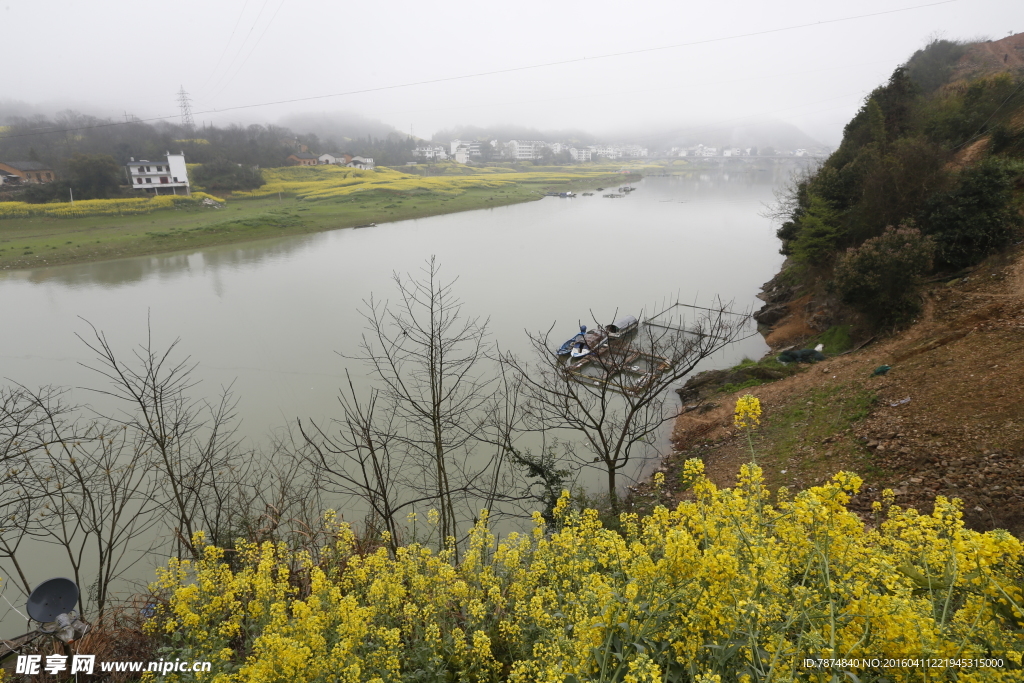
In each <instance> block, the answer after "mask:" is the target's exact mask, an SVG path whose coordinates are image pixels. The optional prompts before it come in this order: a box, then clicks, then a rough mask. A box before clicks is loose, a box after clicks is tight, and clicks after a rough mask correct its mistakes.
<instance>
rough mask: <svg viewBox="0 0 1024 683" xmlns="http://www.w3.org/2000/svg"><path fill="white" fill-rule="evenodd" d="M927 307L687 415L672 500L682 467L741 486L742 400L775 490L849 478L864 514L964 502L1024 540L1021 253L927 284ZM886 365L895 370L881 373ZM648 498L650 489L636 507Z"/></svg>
mask: <svg viewBox="0 0 1024 683" xmlns="http://www.w3.org/2000/svg"><path fill="white" fill-rule="evenodd" d="M925 301H926V306H925V309H924V311H923V313H922V315H921V316H920V318H919V319H918V321H917V322H916V323H915V324H914V325H913V326H911V327H910V328H908V329H906V330H904V331H903V332H901V333H899V334H896V335H893V336H891V337H888V338H885V339H880V340H877V341H875V342H873V343H871V344H868V345H866V346H864V348H862V349H860V350H857V351H853V352H850V353H846V354H843V355H836V356H834V357H830V358H828V359H827V360H825V361H822V362H819V363H816V364H812V365H806V366H802V367H803V370H802V371H801V372H799V373H798V374H796V375H794V376H792V377H788V378H785V379H780V380H778V381H775V382H771V383H767V384H762V385H760V386H754V387H748V388H743V389H740V390H738V391H730V392H725V391H719V392H718V393H714V394H712V395H709V396H708V397H707V399H706V401H705V406H706V408H702V409H699V410H691V411H689V412H685V413H683V414H681V415H680V416H679V417H678V418H677V419H676V423H675V427H674V431H673V437H672V438H673V444H674V449H673V453H672V454H671V455H670V456H669V457H668V458H667V459H666V460H665V461H664V463H663V466H662V467H663V470H662V471H664V472H665V473H666V483H667V485H668V489H669V490H668V491H667V492H666V494H667V496H668V497H669V499H670V500H671V501H675V500H681V499H682V498H683V497H685V495H686V494H685V493H684V492H683V491H682V490H680V487H679V485H678V483H679V473H681V471H682V465H683V463H684V462H685V461H686V459H688V458H693V457H698V458H700V459H702V460H703V461H704V462H705V467H706V470H707V472H708V475H709V477H710V478H711V480H712V481H714V483H715V484H716V485H718V486H720V487H725V486H733V485H735V483H736V472H737V471H738V468H739V466H740V465H741V464H742V463H744V462H749V461H750V459H751V457H752V456H751V451H750V445H749V444H748V442H747V438H746V435H744V434H742V433H738V432H737V430H736V429H735V428H734V427H733V424H732V414H733V409H734V406H735V404H736V399H737V398H739V396H741V395H743V394H747V393H749V394H753V395H754V396H757V397H758V398H759V399H760V401H761V405H762V408H763V410H764V414H763V416H762V418H761V419H762V425H761V427H760V428H758V429H757V430H756V431H755V432H754V434H753V449H754V454H755V455H756V458H757V462H758V464H759V465H761V467H762V468H763V469H764V471H765V478H766V482H767V483H768V485H769V488H770V489H772V490H776V489H778V488H780V487H789V488H790V490H800V489H803V488H806V487H808V486H814V485H820V484H822V483H823V482H825V481H827V480H828V479H829V478H830V477H831V476H832V475H834V474H835V473H836V472H838V471H840V470H852V471H855V472H857V473H858V474H860V475H861V476H862V477H863V478H864V480H865V486H864V488H863V490H862V493H861V494H860V495H859V496H857V497H855V498H854V499H853V501H852V503H851V506H850V507H851V509H855V510H858V511H860V512H862V513H864V514H865V515H867V514H869V513H870V510H871V504H872V503H873V502H875V501H880V500H881V499H882V495H881V492H882V491H883V490H884V489H887V488H888V489H892V490H893V491H894V493H895V502H896V504H897V505H900V506H902V507H913V508H916V509H918V510H921V511H922V512H925V513H927V512H930V511H931V509H932V506H933V503H934V501H935V498H936V496H945V497H947V498H958V499H960V500H961V501H963V511H964V521H965V522H966V523H967V525H968V526H970V527H972V528H974V529H977V530H988V529H993V528H1002V529H1008V530H1009V531H1010V532H1011V533H1014V534H1015V535H1017V536H1018V537H1024V460H1022V459H1021V457H1020V454H1021V453H1022V451H1024V353H1022V351H1024V348H1022V341H1021V336H1020V331H1021V330H1022V329H1024V249H1021V248H1020V247H1018V248H1017V249H1015V250H1014V251H1013V252H1011V253H1008V254H1005V255H997V256H994V257H992V258H990V259H989V260H988V261H986V262H985V263H984V264H982V265H981V266H980V267H979V268H978V270H976V271H975V272H973V273H972V274H971V275H970V277H969V278H964V279H963V280H957V281H953V282H950V283H949V284H946V283H941V282H940V283H934V284H933V285H932V286H931V288H930V289H929V290H927V291H926V292H925ZM806 315H807V312H806V311H805V310H804V308H803V307H800V306H796V307H793V312H792V314H791V315H790V316H789V317H787V318H784V319H782V320H780V321H778V322H777V323H776V324H775V326H774V327H775V328H776V329H778V328H781V327H784V326H787V325H789V326H791V327H793V326H799V325H803V323H805V322H806V321H805V320H802V319H800V318H801V316H806ZM803 327H805V328H806V329H808V330H810V328H809V327H807V326H806V325H803ZM769 337H770V335H769ZM797 341H805V342H807V343H806V344H805V345H813V344H814V342H815V340H814V339H813V338H812V339H810V340H808V339H807V338H806V337H805V338H804V339H803V340H796V339H793V340H791V343H796V342H797ZM773 355H774V354H773ZM883 365H887V366H890V367H891V369H890V370H889V371H888V372H887V373H885V374H875V370H876V368H879V367H880V366H883ZM650 493H651V487H650V486H649V484H647V485H644V487H642V489H641V495H640V496H638V497H637V499H638V500H644V499H645V494H650ZM666 502H669V501H666Z"/></svg>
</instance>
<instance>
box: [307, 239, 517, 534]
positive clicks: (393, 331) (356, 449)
mask: <svg viewBox="0 0 1024 683" xmlns="http://www.w3.org/2000/svg"><path fill="white" fill-rule="evenodd" d="M393 280H394V283H395V286H396V288H397V290H398V294H399V296H398V300H397V301H396V302H395V303H390V302H387V301H385V302H381V301H379V300H377V299H375V298H373V297H371V298H370V299H369V300H367V301H365V302H364V303H365V309H364V311H363V316H364V318H365V320H366V324H367V332H366V334H364V336H363V340H362V343H361V345H360V351H359V353H358V354H357V355H355V356H347V357H348V358H351V359H353V360H358V361H360V362H362V363H363V364H364V365H365V366H366V367H367V368H368V369H369V370H370V373H371V375H372V377H373V378H375V379H376V381H377V383H378V387H377V388H376V389H374V390H373V391H372V392H371V393H370V395H369V397H368V398H367V399H364V400H363V401H360V399H359V398H358V396H357V393H356V391H355V389H354V388H353V387H352V383H351V380H350V381H349V391H348V393H347V394H343V395H342V396H341V398H340V400H341V407H342V418H341V419H340V420H336V421H335V423H334V425H333V427H332V429H330V430H328V429H327V428H321V427H319V426H317V425H316V424H311V425H310V426H309V427H305V426H303V427H302V429H303V435H304V436H305V437H306V439H307V441H308V442H309V444H310V445H311V447H312V449H313V452H314V453H315V458H314V459H313V462H314V464H315V466H316V468H317V471H318V473H319V474H320V475H322V476H321V481H324V478H323V477H324V476H326V477H327V478H329V480H330V481H331V482H333V485H334V486H335V489H336V490H337V491H339V492H346V493H349V494H352V495H357V496H359V497H361V498H363V499H364V500H365V501H366V502H367V504H368V505H369V507H370V508H371V510H372V514H373V517H374V519H375V520H376V522H377V523H378V524H380V525H381V526H383V527H384V528H385V529H386V530H388V531H390V532H392V539H394V540H395V541H397V539H398V531H399V524H400V523H401V520H400V519H399V517H398V515H399V513H400V512H402V511H404V510H406V509H410V508H411V509H415V508H416V507H417V506H419V507H423V506H427V505H430V506H432V507H434V508H435V509H436V510H437V511H438V514H439V519H438V543H439V545H440V546H444V545H445V544H446V543H447V542H448V539H449V538H453V537H457V533H458V526H459V525H460V524H461V523H462V522H465V521H469V520H471V519H473V518H474V517H475V515H476V513H477V512H478V510H479V508H480V507H488V508H490V507H492V506H494V505H495V503H496V502H498V501H500V500H507V499H510V498H513V497H514V496H510V495H509V494H508V491H511V490H513V489H512V488H510V487H509V485H508V480H509V478H510V477H513V476H514V473H513V472H512V471H511V470H509V468H506V467H503V464H504V463H505V458H506V455H507V453H508V445H509V441H510V439H511V436H510V429H509V427H508V425H509V424H510V420H511V419H513V418H512V417H511V416H512V415H514V414H515V413H516V408H515V406H514V405H511V404H509V401H510V400H511V401H513V402H514V401H515V394H512V395H511V396H510V395H507V394H506V395H502V396H499V394H498V393H497V389H498V388H499V387H501V386H504V383H502V382H500V381H499V378H498V377H499V376H498V372H497V363H496V362H494V359H492V358H491V357H490V355H489V354H490V351H491V344H490V342H489V341H488V338H487V321H486V320H480V319H479V318H473V317H468V316H466V315H464V313H463V310H462V302H461V301H460V300H459V299H458V298H457V297H456V296H455V294H454V291H453V285H454V281H450V282H445V281H443V280H442V279H441V276H440V267H439V265H438V264H437V262H436V260H435V259H434V258H431V259H430V260H429V261H428V262H427V264H426V266H425V267H424V269H423V272H422V275H421V276H420V277H419V278H414V277H412V276H408V275H407V276H402V275H399V274H397V273H396V274H395V275H394V276H393ZM328 431H331V432H334V431H336V432H337V434H336V435H334V436H329V435H328Z"/></svg>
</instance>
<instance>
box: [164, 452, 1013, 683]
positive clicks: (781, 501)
mask: <svg viewBox="0 0 1024 683" xmlns="http://www.w3.org/2000/svg"><path fill="white" fill-rule="evenodd" d="M683 477H684V480H685V484H686V485H688V486H689V487H690V488H691V489H692V492H693V499H692V500H691V501H687V502H683V503H680V504H679V505H678V507H676V508H675V509H673V510H669V509H666V508H665V507H657V508H655V510H654V511H653V512H652V513H651V514H650V515H648V516H644V517H639V516H638V515H636V514H633V513H628V514H623V515H621V517H620V523H621V530H620V531H618V532H616V531H612V530H610V529H607V528H605V527H603V526H602V525H601V523H600V522H599V520H598V515H597V513H596V512H595V511H594V510H584V511H580V512H575V511H573V510H571V509H570V507H571V506H570V503H569V496H568V493H563V494H562V497H561V498H560V499H559V501H558V504H557V505H556V506H555V509H554V511H553V514H554V515H555V517H556V518H557V519H558V520H559V522H560V526H559V527H556V528H552V527H549V526H548V525H546V524H545V522H544V520H543V519H542V517H541V516H540V513H534V523H533V527H532V529H530V530H528V531H526V532H525V533H512V534H508V535H506V536H503V537H502V538H501V539H500V540H498V539H495V537H494V536H493V535H492V533H491V531H490V530H489V529H488V526H487V517H486V513H485V514H483V515H482V519H481V521H480V523H479V524H477V525H476V526H475V527H474V528H473V530H472V531H471V532H470V534H469V538H468V541H467V544H466V548H465V551H464V553H463V555H462V560H461V562H454V559H453V553H452V551H451V550H450V549H449V550H448V551H445V552H443V553H440V554H437V553H434V552H432V551H431V550H429V549H428V548H425V547H423V546H420V545H417V544H410V545H406V546H402V547H400V548H399V549H398V551H397V553H395V555H393V556H389V554H388V551H387V550H386V549H384V548H380V549H378V550H376V551H372V550H371V551H369V552H367V551H360V548H359V547H358V545H357V543H356V541H355V537H354V536H353V534H352V532H351V530H350V529H349V527H348V526H347V525H345V524H338V526H337V527H336V537H335V541H334V542H333V543H331V544H330V545H329V546H328V547H326V548H324V549H322V550H321V551H319V552H318V553H316V554H313V555H311V554H309V553H306V552H298V553H297V552H294V551H292V550H289V549H288V548H287V547H285V546H284V544H277V545H275V544H273V543H269V542H267V543H263V544H261V545H258V544H254V543H249V544H241V545H240V546H239V548H238V554H237V557H236V559H235V566H234V567H232V566H230V565H229V564H228V563H227V561H226V556H225V554H224V552H223V551H222V550H220V549H218V548H215V547H207V548H206V549H205V551H204V552H203V554H202V558H201V559H200V560H198V561H196V562H195V563H191V562H189V561H176V560H172V562H171V564H170V566H169V567H168V568H167V569H164V570H163V571H162V572H161V573H160V578H159V582H158V584H157V585H156V586H154V588H155V589H156V590H157V591H158V592H159V593H160V594H161V595H162V596H163V598H164V601H162V602H161V604H160V605H159V607H158V608H157V616H156V618H155V619H154V620H152V621H151V622H150V623H149V624H148V630H149V632H150V633H152V634H154V635H155V636H157V637H162V639H163V640H164V642H165V643H166V645H167V647H166V648H165V649H164V650H162V651H161V654H162V656H163V657H164V658H165V659H166V660H173V659H175V658H180V659H187V660H206V661H211V662H213V671H212V672H211V675H210V678H211V679H212V680H220V681H235V682H238V683H241V682H257V681H258V682H260V683H272V682H277V681H280V682H282V683H284V682H285V681H287V682H288V683H305V682H307V681H308V682H310V683H312V682H314V681H316V682H319V681H353V682H354V681H380V682H381V683H384V682H385V681H387V682H391V681H395V682H398V681H494V682H496V681H559V682H568V681H577V682H578V681H588V682H595V683H596V682H598V681H602V682H603V681H608V682H609V683H610V682H612V681H633V682H635V683H660V682H661V681H666V680H667V681H694V680H697V681H712V680H717V681H722V683H735V682H737V681H744V680H745V681H776V680H778V681H783V680H797V679H798V678H799V680H805V679H806V680H830V679H831V680H839V679H840V677H841V678H842V679H843V680H846V679H847V678H849V679H850V680H864V681H868V680H871V681H877V680H881V679H882V677H883V676H884V678H885V679H888V680H889V681H893V682H903V681H906V682H908V683H909V682H910V681H920V680H923V679H922V678H921V676H922V671H924V669H923V668H922V667H921V666H919V665H915V664H913V663H910V662H904V663H901V664H897V665H895V666H893V667H891V668H882V666H883V665H882V664H881V663H879V664H877V665H875V666H874V667H872V666H870V665H865V664H848V665H846V666H843V665H837V666H836V667H835V668H833V669H832V670H831V671H827V672H824V671H823V672H821V673H822V676H821V677H818V676H817V674H814V673H813V672H812V673H811V674H807V675H801V676H799V677H796V676H795V674H794V672H796V671H800V670H802V661H803V659H804V658H805V657H829V658H837V659H847V660H850V659H854V658H876V657H877V658H884V657H895V658H926V659H927V658H942V657H958V658H964V659H972V658H975V657H999V658H1002V659H1003V662H1004V664H1003V667H1004V668H1003V669H1002V670H1001V671H1002V672H1004V673H1005V675H1006V677H1005V678H1000V679H999V680H1011V679H1012V680H1019V678H1016V677H1015V676H1019V674H1020V666H1021V655H1020V653H1021V651H1022V650H1024V631H1022V630H1021V627H1022V626H1024V591H1022V588H1024V584H1022V577H1024V567H1022V565H1021V557H1020V556H1021V550H1022V547H1021V542H1020V541H1019V540H1017V539H1016V538H1014V537H1013V536H1012V535H1010V534H1009V533H1007V532H1005V531H992V532H987V533H984V534H982V533H978V532H974V531H970V530H967V529H965V528H964V526H963V523H962V519H961V513H960V510H959V508H958V506H957V505H956V503H954V502H950V501H947V500H945V499H942V498H938V499H937V500H936V502H935V511H934V512H933V513H932V514H918V513H917V512H916V511H914V510H903V509H901V508H899V507H897V506H891V507H890V508H889V510H888V514H884V513H883V507H882V506H881V505H880V504H878V503H876V504H875V505H876V507H875V517H876V518H875V524H874V525H871V526H868V525H866V524H865V523H864V522H863V521H862V520H861V519H860V518H859V517H858V516H857V515H856V514H854V513H853V512H851V511H849V510H848V509H847V507H846V505H847V503H848V502H849V499H850V496H851V495H853V494H854V493H855V492H856V491H857V490H858V488H859V486H860V483H861V482H860V479H859V478H858V477H856V475H852V474H849V473H845V472H844V473H839V474H837V475H836V476H835V477H834V478H833V479H832V481H831V482H829V483H827V484H825V485H823V486H819V487H814V488H811V489H808V490H806V491H802V492H799V493H797V494H795V495H793V496H790V495H788V494H785V493H781V492H780V494H779V498H778V501H777V503H776V504H774V505H772V504H771V503H770V502H769V496H768V492H767V490H766V489H765V486H764V482H763V478H762V474H761V471H760V469H759V468H758V467H757V466H756V465H747V466H744V467H743V468H742V469H741V471H740V476H739V479H738V485H737V486H736V487H735V488H734V489H718V488H716V487H715V485H714V484H712V483H711V482H710V481H709V480H708V479H707V478H706V477H705V476H704V473H703V464H702V463H701V462H700V461H699V460H690V461H688V462H687V463H686V464H685V467H684V474H683ZM783 491H785V489H783ZM889 502H891V498H889ZM161 634H163V635H162V636H161ZM861 661H865V660H861ZM844 670H845V671H849V672H850V674H853V675H850V676H849V677H848V676H846V675H844ZM993 673H994V672H993ZM698 674H699V675H698ZM832 674H835V678H832ZM957 680H960V681H964V682H966V681H979V683H980V681H982V680H995V679H993V678H992V677H991V676H990V675H989V673H988V672H985V671H982V672H979V673H978V675H976V676H975V675H974V671H973V670H968V669H964V670H963V671H962V672H958V678H957Z"/></svg>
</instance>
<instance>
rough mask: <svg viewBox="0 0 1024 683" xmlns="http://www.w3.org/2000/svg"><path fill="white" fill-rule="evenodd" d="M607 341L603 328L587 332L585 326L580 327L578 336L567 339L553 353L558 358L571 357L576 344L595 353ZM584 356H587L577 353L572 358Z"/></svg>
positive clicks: (606, 334)
mask: <svg viewBox="0 0 1024 683" xmlns="http://www.w3.org/2000/svg"><path fill="white" fill-rule="evenodd" d="M607 341H608V333H607V332H605V330H604V329H603V328H600V327H599V328H597V329H593V330H590V331H587V326H586V325H580V331H579V334H576V335H575V336H573V337H572V339H569V340H568V341H566V342H565V343H564V344H562V345H561V346H559V347H558V350H557V351H555V353H556V354H557V355H559V356H569V355H572V352H573V348H574V347H576V345H577V344H583V347H584V348H585V349H587V350H588V351H595V350H597V349H598V348H600V347H601V346H602V345H603V344H605V343H606V342H607ZM585 355H587V354H585V353H583V354H581V353H579V352H577V354H576V355H575V356H573V357H574V358H581V357H583V356H585Z"/></svg>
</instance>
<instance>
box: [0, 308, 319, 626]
mask: <svg viewBox="0 0 1024 683" xmlns="http://www.w3.org/2000/svg"><path fill="white" fill-rule="evenodd" d="M93 335H94V339H93V340H92V341H89V342H86V344H87V345H88V346H89V348H90V349H92V350H93V351H94V352H95V353H96V355H97V362H96V363H94V364H93V369H94V370H96V371H97V372H98V373H99V374H100V375H101V376H102V377H104V378H106V379H107V380H108V381H109V383H108V384H107V385H106V387H103V388H100V389H96V390H93V391H96V392H97V393H100V394H103V395H106V396H108V397H113V398H115V399H119V401H120V407H121V408H122V410H121V411H118V412H117V413H116V414H114V415H104V414H102V413H100V412H97V411H95V410H91V409H88V408H83V407H79V406H74V405H71V404H69V403H68V402H67V401H66V392H65V390H62V389H56V388H52V387H44V388H42V389H39V390H35V391H33V390H30V389H28V388H26V387H21V386H13V387H9V388H3V389H0V467H2V470H0V515H2V517H0V566H2V567H3V568H4V569H9V570H10V571H9V572H7V573H8V575H10V576H13V577H16V581H14V582H13V583H14V584H15V585H17V586H18V588H19V589H20V590H22V591H24V592H25V593H26V594H27V593H28V592H29V590H30V588H31V587H32V585H34V584H35V583H37V582H38V577H32V576H30V572H29V568H28V567H26V562H28V561H31V560H32V559H34V558H33V555H34V554H35V555H38V550H39V548H40V544H47V545H49V546H55V547H57V548H58V549H59V550H60V554H61V555H62V558H63V559H62V564H65V566H66V569H65V570H64V572H65V573H67V574H69V575H70V576H71V577H72V578H73V579H74V580H75V582H76V583H78V584H79V586H81V587H82V588H83V609H86V610H89V611H90V612H91V613H92V618H94V619H102V618H103V617H104V614H105V611H106V610H107V608H108V605H109V604H110V603H111V601H112V599H113V598H112V595H113V593H112V591H113V589H114V587H115V586H116V585H117V584H118V583H119V582H121V581H122V580H124V579H126V577H127V574H128V572H129V571H130V570H131V568H132V567H133V566H135V565H136V564H137V563H138V562H140V561H141V560H143V559H144V558H146V557H147V556H148V555H149V554H150V553H151V552H152V551H153V550H154V549H156V548H160V550H161V551H163V552H166V553H167V554H168V555H181V554H190V555H195V554H197V553H198V552H199V548H197V547H195V546H194V544H193V540H192V539H193V534H194V533H195V532H197V531H204V532H206V538H207V540H208V541H210V542H212V543H215V544H217V545H219V546H221V547H231V545H232V544H233V543H234V542H235V540H236V538H237V537H244V538H247V539H252V540H264V539H272V540H279V539H280V540H283V539H288V538H292V539H294V542H295V543H299V544H302V545H306V546H308V545H309V544H308V543H307V541H306V540H305V539H308V538H310V537H311V536H312V535H313V534H315V533H316V532H317V530H318V525H319V520H320V513H321V507H320V498H319V496H318V494H317V492H316V491H315V490H313V488H312V486H313V483H312V482H311V481H310V480H309V478H308V476H307V473H306V471H305V470H304V469H303V468H302V467H301V460H300V459H298V458H296V457H294V449H291V448H289V444H287V443H283V442H276V443H273V444H272V447H271V449H270V450H269V451H268V452H264V451H260V450H255V449H245V448H243V447H242V446H241V445H240V442H239V440H238V439H237V438H236V437H235V424H236V423H235V420H234V410H233V409H234V405H235V403H234V400H233V398H232V396H231V393H230V391H227V390H226V391H224V392H223V393H222V395H221V396H220V398H219V400H217V401H215V402H207V401H204V400H198V399H192V398H191V397H190V390H192V389H193V388H194V387H195V384H196V382H195V381H194V380H193V378H192V371H193V369H194V366H193V365H189V363H188V360H187V359H185V360H184V361H180V362H179V361H175V360H172V353H173V351H174V348H175V346H176V344H177V342H175V343H172V344H171V345H170V346H169V347H168V348H167V349H165V350H163V351H157V350H155V349H154V346H153V343H152V339H151V338H149V339H147V342H146V343H145V344H143V345H142V346H140V347H139V349H138V350H137V352H136V353H135V358H134V360H135V361H136V362H135V363H124V362H122V360H121V359H120V358H118V357H117V356H116V355H115V353H114V350H113V348H112V346H111V345H110V343H109V342H108V341H107V339H106V337H105V336H104V335H103V334H102V333H101V332H99V331H98V330H96V329H95V328H93ZM83 341H85V340H83ZM168 539H169V541H170V542H168Z"/></svg>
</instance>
